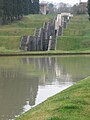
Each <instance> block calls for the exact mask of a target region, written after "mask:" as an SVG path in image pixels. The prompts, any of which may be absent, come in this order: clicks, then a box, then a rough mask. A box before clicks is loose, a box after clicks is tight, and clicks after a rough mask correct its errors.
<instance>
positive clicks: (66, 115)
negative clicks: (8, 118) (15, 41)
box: [16, 77, 90, 120]
mask: <svg viewBox="0 0 90 120" xmlns="http://www.w3.org/2000/svg"><path fill="white" fill-rule="evenodd" d="M16 120H90V77H88V78H86V79H84V80H81V81H80V82H78V83H77V84H75V85H73V86H72V87H70V88H68V89H66V90H64V91H62V92H60V93H58V94H57V95H55V96H53V97H51V98H49V99H48V100H46V101H45V102H43V103H42V104H40V105H38V106H37V107H35V108H33V109H31V110H30V111H28V112H27V113H25V114H24V115H22V116H21V117H19V118H16Z"/></svg>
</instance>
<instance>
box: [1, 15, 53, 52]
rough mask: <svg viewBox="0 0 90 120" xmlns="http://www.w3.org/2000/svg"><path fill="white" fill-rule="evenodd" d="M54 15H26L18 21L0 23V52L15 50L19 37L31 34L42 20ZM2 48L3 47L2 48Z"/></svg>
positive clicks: (39, 25)
mask: <svg viewBox="0 0 90 120" xmlns="http://www.w3.org/2000/svg"><path fill="white" fill-rule="evenodd" d="M54 16H55V15H28V16H24V17H23V19H22V20H20V21H14V22H13V23H10V24H8V25H0V53H1V52H2V50H3V52H4V53H6V51H7V52H8V50H10V51H17V50H18V49H19V44H20V39H21V37H22V36H24V35H33V34H34V31H35V29H36V28H40V27H42V26H43V24H44V22H46V21H49V20H50V19H53V18H54ZM2 48H3V49H2Z"/></svg>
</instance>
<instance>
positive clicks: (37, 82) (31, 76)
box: [0, 56, 90, 120]
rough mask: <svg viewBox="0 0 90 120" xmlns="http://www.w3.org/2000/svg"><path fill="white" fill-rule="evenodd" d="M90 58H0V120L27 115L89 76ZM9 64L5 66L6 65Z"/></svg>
mask: <svg viewBox="0 0 90 120" xmlns="http://www.w3.org/2000/svg"><path fill="white" fill-rule="evenodd" d="M89 61H90V56H88V57H87V56H82V57H79V56H78V57H38V58H37V57H33V58H31V57H17V58H11V57H8V58H5V57H4V58H3V57H2V58H1V59H0V120H9V119H12V118H14V117H15V116H17V115H20V114H22V113H23V112H26V111H27V110H29V109H31V108H32V107H33V106H35V105H37V104H39V103H40V102H41V101H43V100H45V99H47V97H49V96H51V95H54V94H56V93H57V92H59V91H60V90H63V89H65V88H67V87H68V86H70V85H72V84H73V83H74V82H76V81H78V80H80V79H81V78H85V77H87V76H89V75H90V64H89ZM7 63H8V64H7Z"/></svg>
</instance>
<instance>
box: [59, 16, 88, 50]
mask: <svg viewBox="0 0 90 120" xmlns="http://www.w3.org/2000/svg"><path fill="white" fill-rule="evenodd" d="M57 50H63V51H73V50H78V51H80V52H81V51H85V50H88V51H89V52H90V22H89V21H88V16H86V15H80V16H74V17H73V18H72V20H71V22H70V23H69V24H68V27H67V29H65V30H64V33H63V36H62V37H58V40H57Z"/></svg>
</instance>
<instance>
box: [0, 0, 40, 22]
mask: <svg viewBox="0 0 90 120" xmlns="http://www.w3.org/2000/svg"><path fill="white" fill-rule="evenodd" d="M38 13H39V0H0V20H1V21H2V23H3V24H5V23H7V22H12V21H13V20H15V19H17V20H20V19H21V18H22V17H23V15H28V14H38Z"/></svg>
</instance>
